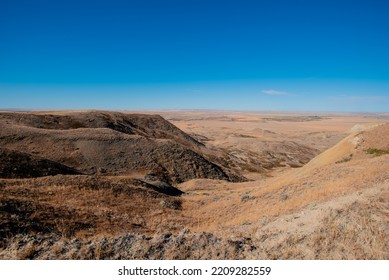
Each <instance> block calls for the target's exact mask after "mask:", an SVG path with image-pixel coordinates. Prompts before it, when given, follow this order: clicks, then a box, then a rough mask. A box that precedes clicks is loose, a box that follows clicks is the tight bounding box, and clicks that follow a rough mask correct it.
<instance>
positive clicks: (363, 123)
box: [0, 111, 389, 259]
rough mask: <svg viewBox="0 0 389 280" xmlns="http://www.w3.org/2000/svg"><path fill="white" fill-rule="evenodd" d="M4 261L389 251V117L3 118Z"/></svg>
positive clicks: (0, 243)
mask: <svg viewBox="0 0 389 280" xmlns="http://www.w3.org/2000/svg"><path fill="white" fill-rule="evenodd" d="M0 127H1V129H0V144H1V146H0V158H1V163H0V211H1V216H2V219H1V222H0V223H1V230H0V258H1V259H388V258H389V238H388V236H389V214H388V213H389V204H388V201H389V115H388V114H345V113H344V114H341V113H317V114H312V113H291V112H289V113H285V112H278V113H270V112H236V111H155V112H150V111H147V112H108V111H52V112H48V111H45V112H1V113H0Z"/></svg>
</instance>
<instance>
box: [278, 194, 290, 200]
mask: <svg viewBox="0 0 389 280" xmlns="http://www.w3.org/2000/svg"><path fill="white" fill-rule="evenodd" d="M288 198H289V196H288V195H287V194H284V193H283V194H281V195H280V200H282V201H284V200H287V199H288Z"/></svg>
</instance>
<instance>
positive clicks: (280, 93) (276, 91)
mask: <svg viewBox="0 0 389 280" xmlns="http://www.w3.org/2000/svg"><path fill="white" fill-rule="evenodd" d="M261 92H262V93H263V94H267V95H287V94H288V93H287V92H286V91H279V90H274V89H263V90H262V91H261Z"/></svg>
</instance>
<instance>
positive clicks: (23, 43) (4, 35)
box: [0, 0, 389, 112]
mask: <svg viewBox="0 0 389 280" xmlns="http://www.w3.org/2000/svg"><path fill="white" fill-rule="evenodd" d="M388 14H389V2H387V1H378V0H369V1H358V0H354V1H342V0H338V1H332V0H327V1H321V0H317V1H303V0H300V1H297V0H295V1H293V0H289V1H286V0H285V1H277V0H273V1H270V0H268V1H259V0H258V1H244V0H241V1H228V0H227V1H226V0H225V1H212V0H208V1H203V0H197V1H191V0H186V1H185V0H181V1H178V0H177V1H169V0H165V1H162V0H161V1H149V0H143V1H124V0H123V1H114V0H111V1H98V0H95V1H85V0H78V1H74V0H68V1H41V0H37V1H18V0H13V1H6V0H0V108H23V109H109V110H116V109H118V110H119V109H120V110H125V109H129V110H131V109H136V110H141V109H226V110H287V111H351V112H367V111H370V112H388V111H389V51H388V50H389V35H388V34H389V17H388Z"/></svg>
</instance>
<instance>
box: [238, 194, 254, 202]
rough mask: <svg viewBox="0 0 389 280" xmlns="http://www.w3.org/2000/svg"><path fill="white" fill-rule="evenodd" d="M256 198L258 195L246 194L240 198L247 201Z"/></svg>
mask: <svg viewBox="0 0 389 280" xmlns="http://www.w3.org/2000/svg"><path fill="white" fill-rule="evenodd" d="M255 198H256V197H255V196H253V195H249V194H244V195H242V197H241V198H240V200H241V201H242V202H247V201H249V200H253V199H255Z"/></svg>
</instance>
